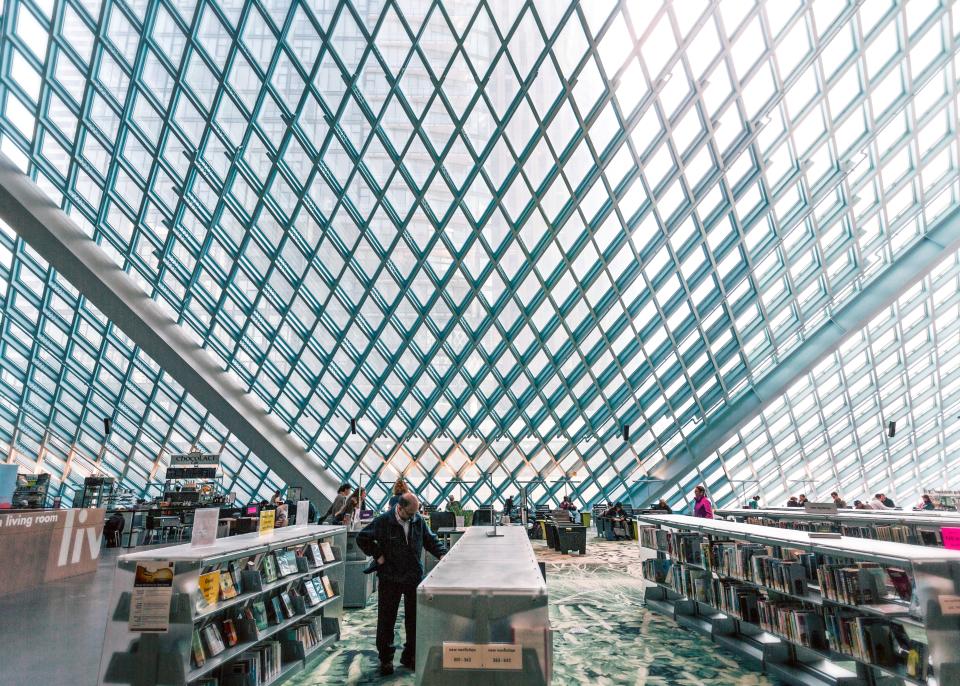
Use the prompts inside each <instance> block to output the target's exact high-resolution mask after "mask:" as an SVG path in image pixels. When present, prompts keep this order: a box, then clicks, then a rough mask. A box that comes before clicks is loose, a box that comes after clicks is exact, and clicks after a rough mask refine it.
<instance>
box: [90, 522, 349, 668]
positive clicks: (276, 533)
mask: <svg viewBox="0 0 960 686" xmlns="http://www.w3.org/2000/svg"><path fill="white" fill-rule="evenodd" d="M346 550H347V531H346V528H345V527H342V526H315V525H310V526H291V527H284V528H282V529H274V530H273V531H272V532H271V533H269V534H266V535H263V536H260V535H258V534H256V533H252V534H243V535H240V536H232V537H229V538H221V539H217V540H216V541H215V543H214V544H213V545H209V546H203V547H192V546H191V545H189V544H188V545H177V546H170V547H164V548H154V549H151V550H145V551H141V552H136V553H132V554H130V555H123V556H121V557H119V558H118V559H117V571H116V576H115V580H114V584H113V593H112V597H111V600H110V605H109V608H110V614H109V617H108V622H107V631H106V636H105V638H104V646H103V653H102V655H101V659H100V680H99V683H100V684H101V685H104V684H127V685H129V686H161V685H162V686H275V685H278V684H280V683H282V682H283V681H285V680H286V679H287V678H288V677H290V676H292V675H293V674H295V673H296V672H299V671H300V670H302V669H304V668H305V667H306V666H307V665H308V664H309V663H310V662H311V661H312V660H314V659H316V658H318V657H319V656H320V655H321V654H322V652H323V649H324V648H326V647H327V646H330V645H331V644H332V643H334V642H335V641H337V640H338V639H339V637H340V619H341V617H342V615H343V589H344V582H345V567H344V565H345V559H346ZM138 567H139V568H140V570H139V574H138ZM168 570H169V571H172V578H171V577H170V574H169V571H168ZM144 580H148V581H151V580H152V581H157V580H159V582H158V583H160V584H161V585H162V584H164V583H166V584H167V586H168V588H169V591H164V590H161V591H160V592H159V595H160V596H161V598H162V596H163V594H164V593H169V611H166V604H165V603H166V600H165V599H164V600H163V602H162V603H161V610H160V612H159V614H160V615H161V616H162V615H166V619H167V621H166V622H164V621H162V619H161V621H160V622H159V624H160V626H156V621H154V623H153V624H154V627H153V628H158V629H160V630H159V631H150V630H145V631H135V630H131V623H132V622H135V621H137V619H138V617H137V615H138V610H139V609H140V608H141V607H143V605H144V604H145V603H144V599H143V598H140V597H138V595H137V594H138V592H139V593H140V595H143V593H144V592H143V590H142V589H135V583H136V582H137V581H140V582H143V581H144ZM148 592H149V593H151V594H153V595H152V596H150V598H149V600H148V601H147V602H151V601H154V600H156V597H157V595H156V593H155V591H154V590H152V589H151V590H150V591H148ZM154 614H157V613H154ZM164 625H165V626H164ZM134 628H136V627H134ZM163 629H165V630H163Z"/></svg>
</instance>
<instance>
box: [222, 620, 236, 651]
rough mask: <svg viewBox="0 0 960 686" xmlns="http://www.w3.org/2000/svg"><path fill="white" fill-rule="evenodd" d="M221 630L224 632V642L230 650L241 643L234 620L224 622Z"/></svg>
mask: <svg viewBox="0 0 960 686" xmlns="http://www.w3.org/2000/svg"><path fill="white" fill-rule="evenodd" d="M220 628H221V630H222V631H223V642H224V644H225V645H226V646H227V647H228V648H232V647H233V646H235V645H237V643H239V642H240V637H239V636H237V627H236V625H235V624H234V621H233V620H232V619H225V620H223V625H222V626H221V627H220Z"/></svg>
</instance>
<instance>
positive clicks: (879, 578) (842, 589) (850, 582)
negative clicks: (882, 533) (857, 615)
mask: <svg viewBox="0 0 960 686" xmlns="http://www.w3.org/2000/svg"><path fill="white" fill-rule="evenodd" d="M887 579H888V575H887V572H886V571H885V570H884V568H883V567H881V566H880V565H878V564H875V563H869V562H862V563H859V564H856V565H837V564H824V565H821V566H820V567H819V568H818V569H817V580H818V581H819V584H820V592H821V593H822V594H823V597H824V598H827V599H829V600H835V601H838V602H841V603H846V604H848V605H869V604H871V603H879V602H881V601H882V600H883V599H884V598H886V597H887V595H888V594H887ZM891 590H892V584H891Z"/></svg>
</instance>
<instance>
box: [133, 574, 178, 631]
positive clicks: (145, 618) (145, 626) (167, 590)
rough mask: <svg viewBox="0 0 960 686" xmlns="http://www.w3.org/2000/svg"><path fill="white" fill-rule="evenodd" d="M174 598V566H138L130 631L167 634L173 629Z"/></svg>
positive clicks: (134, 581)
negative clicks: (171, 624)
mask: <svg viewBox="0 0 960 686" xmlns="http://www.w3.org/2000/svg"><path fill="white" fill-rule="evenodd" d="M172 599H173V563H172V562H143V563H139V564H137V571H136V574H135V575H134V578H133V597H132V598H131V600H130V631H139V632H143V633H165V632H167V631H169V630H170V601H171V600H172Z"/></svg>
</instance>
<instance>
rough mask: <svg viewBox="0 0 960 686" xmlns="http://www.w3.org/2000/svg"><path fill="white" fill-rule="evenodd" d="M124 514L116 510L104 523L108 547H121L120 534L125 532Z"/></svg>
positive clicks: (104, 535)
mask: <svg viewBox="0 0 960 686" xmlns="http://www.w3.org/2000/svg"><path fill="white" fill-rule="evenodd" d="M123 525H124V520H123V515H122V514H120V513H119V512H114V513H113V514H112V515H110V517H108V518H107V521H105V522H104V523H103V537H104V539H106V541H107V547H108V548H119V547H120V535H121V534H122V533H123Z"/></svg>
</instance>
